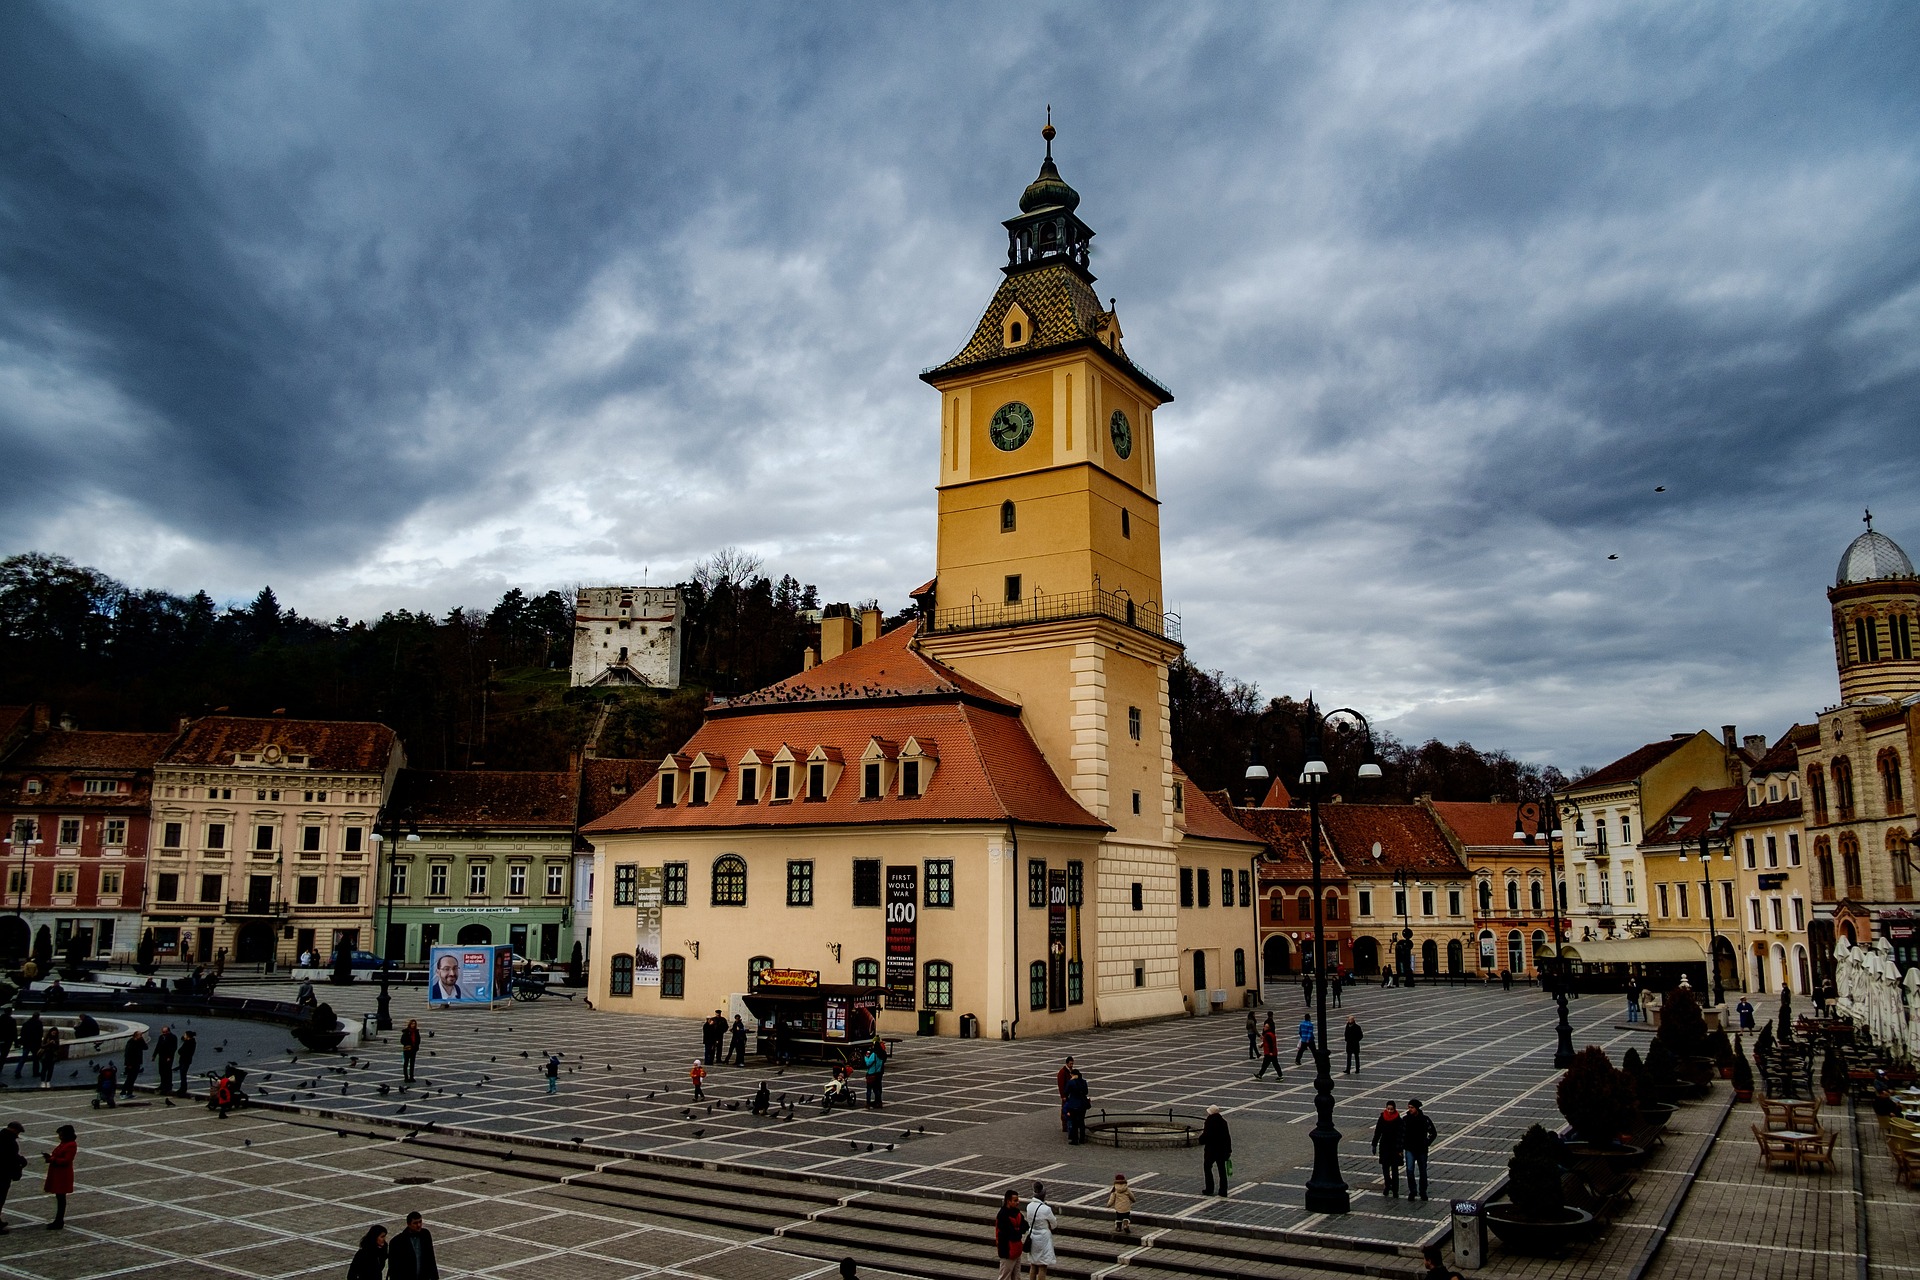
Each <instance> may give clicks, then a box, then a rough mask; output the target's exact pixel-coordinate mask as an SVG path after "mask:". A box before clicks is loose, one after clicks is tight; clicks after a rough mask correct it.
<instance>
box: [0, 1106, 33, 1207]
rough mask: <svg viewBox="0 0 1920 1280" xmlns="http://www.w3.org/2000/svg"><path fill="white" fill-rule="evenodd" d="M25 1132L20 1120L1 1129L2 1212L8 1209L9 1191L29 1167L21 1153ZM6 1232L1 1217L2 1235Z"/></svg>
mask: <svg viewBox="0 0 1920 1280" xmlns="http://www.w3.org/2000/svg"><path fill="white" fill-rule="evenodd" d="M25 1132H26V1130H25V1129H23V1128H21V1126H20V1122H19V1121H18V1120H10V1121H8V1122H7V1127H6V1128H4V1129H0V1212H4V1211H5V1210H6V1207H7V1193H8V1192H9V1191H11V1190H13V1184H14V1183H16V1182H18V1181H20V1175H21V1174H23V1173H25V1172H26V1169H27V1158H26V1157H25V1156H23V1155H21V1154H20V1135H21V1134H23V1133H25ZM6 1233H7V1224H6V1221H5V1220H4V1219H0V1235H5V1234H6Z"/></svg>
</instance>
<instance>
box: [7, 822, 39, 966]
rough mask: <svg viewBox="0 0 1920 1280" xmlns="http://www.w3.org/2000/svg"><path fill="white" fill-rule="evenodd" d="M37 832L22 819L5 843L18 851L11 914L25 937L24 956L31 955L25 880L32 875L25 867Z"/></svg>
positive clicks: (31, 931)
mask: <svg viewBox="0 0 1920 1280" xmlns="http://www.w3.org/2000/svg"><path fill="white" fill-rule="evenodd" d="M38 830H39V829H38V828H37V827H36V826H35V825H34V824H33V822H32V821H31V820H30V819H26V818H22V819H20V820H19V821H17V822H16V823H14V827H13V837H12V838H11V839H10V840H8V841H7V843H8V844H10V845H12V846H13V847H14V848H16V849H18V850H19V851H20V879H19V883H18V885H17V887H16V888H15V889H14V892H13V914H14V918H15V919H17V920H19V921H20V928H21V930H22V931H23V932H24V934H25V936H26V940H27V941H26V951H25V952H23V953H22V954H24V955H31V954H32V953H33V930H32V929H30V928H28V927H27V916H26V910H25V908H26V901H27V880H28V878H29V876H30V875H31V874H32V872H31V871H30V870H29V868H28V866H27V856H28V854H30V853H31V852H32V851H33V847H34V846H35V845H37V844H39V843H40V837H39V835H38V834H37V833H38Z"/></svg>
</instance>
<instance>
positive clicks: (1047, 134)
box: [1040, 102, 1054, 160]
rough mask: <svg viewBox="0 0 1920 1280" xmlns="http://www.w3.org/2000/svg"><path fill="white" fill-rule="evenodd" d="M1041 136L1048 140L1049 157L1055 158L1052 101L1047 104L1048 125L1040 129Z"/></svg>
mask: <svg viewBox="0 0 1920 1280" xmlns="http://www.w3.org/2000/svg"><path fill="white" fill-rule="evenodd" d="M1040 136H1041V137H1043V138H1045V139H1046V140H1047V159H1049V160H1051V159H1053V138H1054V128H1053V104H1052V103H1051V102H1049V103H1048V104H1047V123H1046V126H1045V127H1044V128H1042V129H1041V130H1040Z"/></svg>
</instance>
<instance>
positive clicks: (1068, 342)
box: [919, 122, 1184, 1021]
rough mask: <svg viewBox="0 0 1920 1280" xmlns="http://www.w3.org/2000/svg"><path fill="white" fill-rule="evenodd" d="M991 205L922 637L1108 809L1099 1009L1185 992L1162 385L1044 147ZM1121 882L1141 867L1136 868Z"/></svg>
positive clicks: (960, 359) (944, 415) (953, 414)
mask: <svg viewBox="0 0 1920 1280" xmlns="http://www.w3.org/2000/svg"><path fill="white" fill-rule="evenodd" d="M1042 136H1043V137H1044V138H1045V139H1046V141H1047V155H1046V159H1045V160H1044V161H1043V162H1042V164H1041V166H1040V175H1039V176H1038V177H1037V178H1035V179H1034V181H1033V182H1032V184H1031V185H1029V186H1028V187H1027V189H1026V191H1025V192H1024V193H1022V195H1021V197H1020V214H1019V216H1018V217H1015V218H1011V219H1009V220H1008V221H1007V222H1006V224H1005V225H1006V228H1007V265H1006V267H1005V268H1004V274H1005V279H1004V280H1003V281H1002V282H1001V284H1000V287H999V289H998V290H996V291H995V293H994V296H993V300H992V301H991V302H989V303H988V304H987V309H986V312H985V314H984V315H982V316H981V318H980V322H979V324H978V325H977V326H976V328H975V330H974V333H973V336H972V338H971V339H969V340H968V342H967V344H966V345H965V346H964V347H963V348H961V350H960V352H959V354H958V355H956V356H954V357H953V358H952V359H951V360H948V361H947V362H946V363H944V364H941V365H939V366H937V367H935V368H933V369H930V370H928V371H927V372H926V373H924V374H923V375H921V376H922V378H923V379H924V380H925V381H926V382H927V383H929V384H930V385H932V386H933V387H934V388H935V389H937V390H938V391H939V392H940V481H939V486H938V489H939V531H938V569H939V573H938V576H937V577H936V578H935V579H934V580H933V582H932V583H930V584H929V586H928V588H927V589H926V590H925V591H924V593H923V594H922V596H921V597H920V603H921V605H922V607H923V609H924V611H925V614H926V618H927V621H926V623H925V624H924V625H923V627H922V631H921V634H920V638H919V645H920V648H921V649H922V651H924V652H925V653H927V654H928V655H929V656H931V657H935V658H937V659H939V660H940V661H942V662H945V663H947V664H949V665H950V666H952V667H953V668H955V669H956V670H958V671H960V672H962V673H964V674H966V675H968V676H971V677H973V678H974V679H976V680H979V681H981V682H982V683H984V684H986V685H988V686H990V687H992V688H995V689H998V690H1000V691H1002V692H1004V693H1005V694H1006V695H1007V696H1008V697H1010V698H1011V699H1013V700H1015V701H1017V702H1018V703H1019V704H1020V705H1021V707H1022V718H1023V720H1024V721H1025V722H1026V725H1027V728H1028V731H1029V732H1030V733H1031V734H1032V735H1033V737H1034V738H1035V740H1036V741H1037V742H1038V743H1039V745H1040V748H1041V750H1042V751H1043V752H1044V753H1045V755H1046V757H1047V759H1048V761H1049V763H1050V764H1051V765H1052V767H1053V769H1054V771H1055V772H1056V773H1057V774H1058V775H1059V777H1060V780H1061V781H1062V782H1063V783H1064V784H1065V785H1066V786H1067V788H1068V789H1069V790H1070V791H1071V792H1072V793H1073V795H1074V796H1075V798H1076V799H1078V800H1079V801H1080V803H1081V804H1082V805H1084V806H1085V807H1086V808H1087V810H1088V811H1089V812H1091V813H1093V814H1094V815H1095V816H1097V817H1099V818H1101V819H1102V820H1104V821H1105V822H1106V823H1107V824H1108V825H1109V826H1110V827H1111V828H1112V829H1113V830H1112V832H1111V834H1110V835H1109V836H1108V837H1107V839H1106V841H1105V843H1104V845H1103V848H1102V854H1101V865H1100V873H1099V876H1098V878H1097V883H1098V886H1099V908H1098V909H1099V911H1100V915H1101V924H1102V928H1101V929H1100V931H1099V936H1100V937H1101V938H1102V939H1103V940H1105V941H1103V943H1102V954H1101V955H1100V956H1099V957H1098V966H1097V971H1096V973H1097V978H1096V981H1097V984H1098V985H1097V991H1098V999H1099V1002H1100V1004H1101V1006H1102V1017H1103V1019H1104V1020H1107V1021H1114V1020H1118V1019H1120V1018H1123V1017H1126V1018H1130V1017H1150V1016H1155V1015H1158V1014H1163V1013H1173V1012H1178V1011H1179V1010H1180V1008H1181V1003H1180V1002H1181V992H1180V988H1179V973H1178V965H1179V962H1180V956H1179V950H1178V946H1177V941H1176V935H1175V916H1174V910H1175V908H1174V903H1175V901H1176V874H1177V867H1176V860H1175V849H1176V846H1177V845H1178V843H1179V840H1180V833H1179V830H1178V821H1179V820H1178V817H1177V815H1178V813H1179V811H1180V809H1181V808H1182V807H1183V804H1184V796H1183V795H1182V793H1181V791H1180V783H1179V782H1178V780H1177V779H1176V777H1175V773H1174V768H1173V748H1172V737H1171V733H1170V727H1169V723H1168V706H1167V664H1168V663H1169V662H1171V661H1172V660H1173V659H1174V658H1175V657H1177V656H1178V655H1179V653H1180V652H1181V646H1180V630H1179V619H1178V618H1177V617H1176V616H1174V615H1172V614H1170V613H1169V612H1168V611H1167V609H1166V607H1165V605H1164V603H1163V595H1162V591H1161V583H1160V519H1159V507H1160V504H1159V499H1158V498H1157V497H1156V490H1155V474H1154V456H1153V452H1154V451H1153V444H1154V415H1155V412H1156V411H1157V410H1158V409H1159V408H1160V406H1161V405H1164V404H1166V403H1168V402H1170V401H1171V400H1172V399H1173V395H1172V393H1171V392H1169V391H1168V390H1167V389H1166V388H1165V387H1163V386H1161V385H1160V383H1158V382H1157V381H1155V380H1154V378H1153V377H1152V376H1151V375H1149V374H1148V373H1147V372H1146V371H1145V370H1143V369H1141V368H1140V367H1139V366H1137V365H1135V364H1134V363H1133V361H1132V360H1131V359H1130V358H1129V357H1128V355H1127V351H1126V347H1125V345H1124V344H1123V342H1122V339H1121V331H1120V322H1119V319H1118V317H1117V316H1116V315H1115V313H1114V310H1113V309H1112V307H1111V306H1108V307H1104V308H1103V307H1102V306H1101V305H1100V300H1099V297H1098V296H1097V295H1096V294H1095V293H1094V290H1093V284H1094V276H1093V273H1092V272H1091V271H1090V270H1089V269H1088V261H1089V244H1090V241H1091V240H1092V239H1093V231H1092V229H1091V228H1089V227H1088V226H1087V225H1086V223H1084V222H1082V221H1081V220H1080V218H1079V216H1078V214H1077V213H1076V212H1075V210H1076V209H1077V207H1078V206H1079V203H1080V196H1079V193H1078V192H1076V191H1075V190H1074V189H1073V188H1072V187H1070V186H1068V185H1067V183H1066V181H1065V180H1064V179H1062V178H1061V176H1060V171H1059V169H1058V168H1057V167H1056V166H1055V164H1054V160H1053V138H1054V129H1053V125H1052V124H1051V122H1049V123H1048V125H1047V127H1046V128H1045V129H1044V130H1043V131H1042ZM1136 886H1137V887H1136Z"/></svg>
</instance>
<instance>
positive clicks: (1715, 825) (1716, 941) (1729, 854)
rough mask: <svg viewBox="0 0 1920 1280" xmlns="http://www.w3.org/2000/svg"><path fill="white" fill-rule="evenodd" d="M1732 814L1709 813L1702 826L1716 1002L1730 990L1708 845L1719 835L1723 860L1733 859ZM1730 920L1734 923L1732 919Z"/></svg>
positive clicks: (1711, 979) (1724, 999)
mask: <svg viewBox="0 0 1920 1280" xmlns="http://www.w3.org/2000/svg"><path fill="white" fill-rule="evenodd" d="M1730 816H1731V815H1728V814H1720V813H1710V814H1708V815H1707V825H1705V826H1704V827H1701V828H1700V869H1701V870H1702V871H1703V872H1705V873H1706V877H1707V881H1706V884H1705V885H1704V886H1703V887H1702V889H1701V892H1702V893H1704V894H1705V895H1706V898H1707V974H1708V979H1707V981H1708V982H1709V984H1710V985H1711V987H1712V990H1713V1002H1714V1004H1716V1005H1722V1004H1725V1003H1726V1002H1727V990H1726V985H1725V983H1724V982H1723V981H1722V980H1721V977H1720V925H1719V922H1718V921H1716V920H1715V919H1714V914H1713V854H1712V853H1711V852H1709V850H1708V848H1707V840H1708V837H1710V836H1720V837H1721V841H1720V849H1721V853H1720V858H1721V860H1722V861H1723V862H1732V861H1733V837H1732V836H1731V835H1727V834H1724V833H1725V831H1726V824H1727V818H1728V817H1730ZM1686 860H1687V855H1686V852H1685V850H1684V847H1683V849H1682V852H1681V854H1680V857H1679V861H1680V862H1683V863H1684V862H1685V861H1686ZM1728 923H1729V924H1731V923H1732V921H1728Z"/></svg>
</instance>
